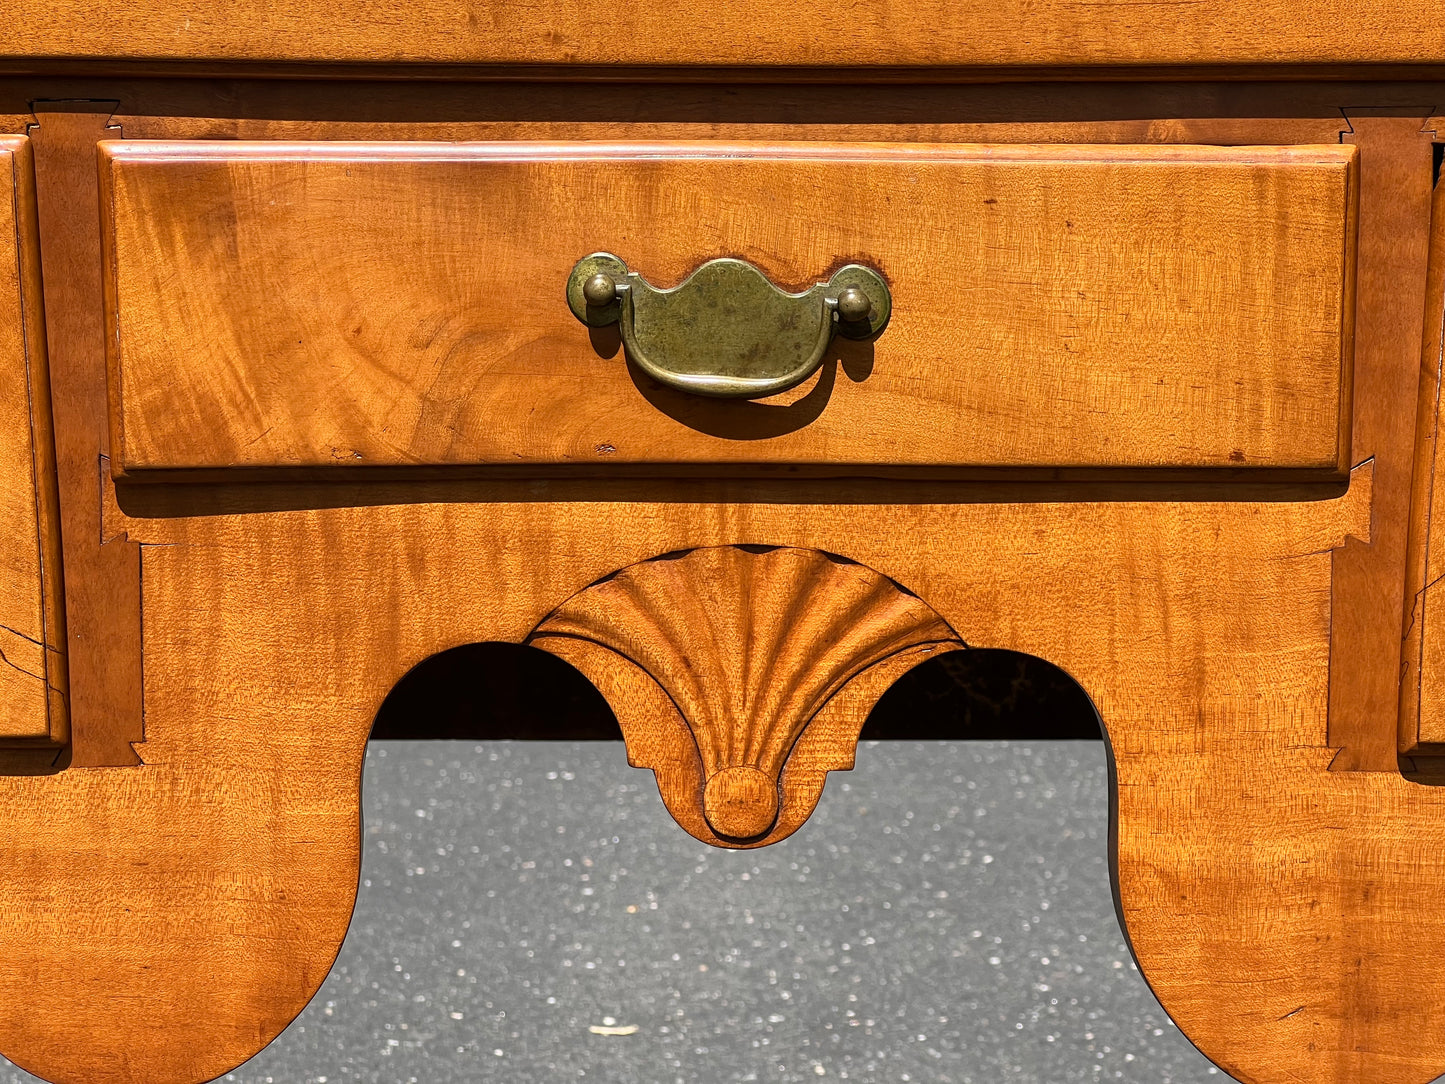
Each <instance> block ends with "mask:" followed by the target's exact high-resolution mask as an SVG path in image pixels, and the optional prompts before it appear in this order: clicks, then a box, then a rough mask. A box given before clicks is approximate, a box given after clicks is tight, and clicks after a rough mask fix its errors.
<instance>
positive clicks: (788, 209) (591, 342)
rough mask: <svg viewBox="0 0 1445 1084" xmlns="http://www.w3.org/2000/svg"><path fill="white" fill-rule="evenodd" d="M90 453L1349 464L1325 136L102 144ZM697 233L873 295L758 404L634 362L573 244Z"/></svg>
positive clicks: (768, 269) (369, 458)
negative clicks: (707, 394) (93, 447)
mask: <svg viewBox="0 0 1445 1084" xmlns="http://www.w3.org/2000/svg"><path fill="white" fill-rule="evenodd" d="M101 173H102V219H103V230H104V243H105V248H106V254H107V256H106V258H107V319H108V328H109V351H110V363H111V387H112V425H113V441H112V445H113V447H112V452H113V462H114V466H115V468H116V469H117V470H118V471H120V472H123V473H128V474H129V473H134V474H136V475H141V474H144V472H148V471H168V470H212V469H220V468H258V469H266V468H295V467H307V468H316V467H327V468H330V467H334V466H338V465H341V466H348V467H368V466H370V467H376V466H382V467H403V466H430V467H466V466H471V467H512V468H517V467H522V468H527V467H532V468H535V467H538V466H547V467H557V466H563V465H573V466H581V467H584V468H591V469H593V470H605V469H610V468H613V467H615V466H617V465H626V464H633V465H652V466H658V467H687V466H690V465H691V466H696V465H702V464H709V465H714V466H716V465H718V464H721V465H723V467H724V468H728V467H738V466H743V465H764V466H770V465H771V466H777V465H784V466H795V467H800V468H807V469H811V470H821V471H845V472H849V473H854V472H858V471H862V472H864V473H868V472H872V471H880V472H887V471H892V470H896V469H902V470H904V471H907V470H909V469H916V468H921V467H929V468H935V469H936V468H943V469H945V470H955V471H964V472H967V471H985V472H986V471H990V470H996V469H999V468H1024V469H1039V468H1042V469H1070V468H1104V469H1108V468H1135V469H1170V470H1184V471H1192V470H1211V469H1225V470H1237V469H1240V468H1246V469H1248V468H1269V469H1274V470H1283V471H1293V472H1304V473H1309V474H1312V475H1320V476H1332V477H1333V476H1342V474H1343V471H1344V469H1345V468H1346V467H1347V465H1348V429H1349V424H1348V422H1349V417H1348V414H1349V411H1348V391H1349V358H1350V323H1351V311H1352V307H1353V298H1352V275H1353V261H1354V211H1353V206H1354V176H1355V159H1354V149H1353V148H1350V147H1337V146H1311V147H1263V148H1261V147H1239V148H1217V147H1168V148H1166V147H1107V146H1075V147H1048V146H987V145H884V144H822V145H820V144H801V143H798V144H767V145H765V144H744V145H720V144H716V143H707V144H666V145H643V144H616V145H606V144H587V143H551V144H547V143H520V144H499V143H474V144H408V143H371V144H366V143H351V144H346V143H304V144H301V143H245V142H200V141H198V142H183V143H182V142H174V143H167V142H146V141H114V142H109V143H106V144H103V145H102V161H101ZM598 250H606V251H609V252H612V253H615V254H616V255H618V256H620V257H621V258H622V259H623V260H625V261H626V262H627V264H628V266H629V268H630V269H631V270H633V271H635V272H637V273H639V274H641V275H642V276H643V277H645V278H646V279H647V280H648V281H649V282H650V283H652V284H653V285H656V286H664V287H666V286H673V285H675V284H677V283H680V282H682V281H683V280H684V279H685V278H686V277H687V276H688V274H689V273H690V272H691V271H693V270H694V269H695V268H697V267H698V266H699V265H701V264H703V263H705V262H706V261H708V260H710V259H713V258H715V257H722V256H733V257H739V258H742V259H745V260H747V261H749V262H751V263H753V264H754V265H756V266H757V267H758V268H759V269H760V270H762V271H763V272H764V273H765V274H766V275H767V276H768V277H769V278H770V279H771V281H772V282H773V283H774V284H776V285H778V286H780V287H783V288H786V289H789V290H794V291H801V290H804V289H806V288H808V287H809V286H811V285H812V284H814V283H818V282H822V281H825V280H827V279H828V276H829V274H830V273H831V272H832V271H833V270H835V269H836V268H838V267H839V266H841V265H844V264H847V263H862V264H865V265H867V266H869V267H872V268H875V269H876V270H877V271H878V272H880V273H881V274H882V276H883V278H884V279H885V280H886V281H887V284H888V287H889V290H890V291H891V295H892V303H893V316H892V322H891V323H890V325H889V326H888V327H887V329H886V330H885V331H884V332H883V334H882V335H881V336H880V337H879V338H878V339H877V340H876V341H874V342H849V341H846V340H843V339H835V340H834V343H833V346H832V347H831V348H830V352H829V355H828V357H827V359H826V360H825V363H824V365H823V367H822V368H821V369H820V371H819V373H818V375H817V376H816V377H814V378H813V379H812V380H811V381H809V382H808V383H806V384H804V385H802V386H800V387H799V388H797V389H794V390H793V391H791V392H788V393H784V394H782V395H780V396H776V397H774V398H771V399H767V400H763V401H722V400H716V399H708V398H702V397H698V396H696V395H692V394H689V393H686V392H680V391H675V390H673V389H671V388H666V387H662V386H661V385H658V384H657V383H656V382H655V381H653V380H651V379H650V378H649V377H647V376H645V375H643V374H642V373H641V372H640V371H639V370H638V369H637V367H636V366H634V365H629V364H628V362H627V360H626V359H625V357H624V351H622V350H621V349H620V348H619V343H618V340H617V337H616V333H615V330H608V329H591V330H589V329H588V328H587V327H585V326H583V325H582V324H581V323H580V322H579V321H578V320H577V319H576V318H575V317H574V316H573V315H572V313H571V312H570V311H569V309H568V306H567V302H566V298H565V296H564V295H565V288H566V284H567V279H568V275H569V273H570V271H571V270H572V268H573V265H574V264H575V263H576V262H577V260H578V259H579V258H580V257H582V256H584V255H586V254H588V253H592V252H595V251H598Z"/></svg>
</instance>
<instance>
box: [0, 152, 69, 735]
mask: <svg viewBox="0 0 1445 1084" xmlns="http://www.w3.org/2000/svg"><path fill="white" fill-rule="evenodd" d="M54 457H55V451H54V442H53V438H52V434H51V426H50V386H49V375H48V373H47V371H46V358H45V329H44V321H43V315H42V311H41V298H40V248H39V240H38V233H37V227H36V217H35V174H34V167H33V164H32V158H31V149H30V141H29V140H28V139H27V138H25V137H24V136H6V137H0V664H3V665H0V746H6V745H17V744H18V745H33V744H37V743H39V744H50V743H57V742H63V741H64V740H65V739H66V736H67V732H68V724H67V718H68V716H67V712H66V705H65V696H64V692H63V690H64V687H65V665H64V654H63V652H64V646H65V645H64V632H63V616H62V613H63V610H62V605H63V603H62V598H61V594H60V554H59V541H60V539H59V528H58V526H57V522H58V521H57V514H58V513H57V507H56V506H57V497H56V488H55V458H54Z"/></svg>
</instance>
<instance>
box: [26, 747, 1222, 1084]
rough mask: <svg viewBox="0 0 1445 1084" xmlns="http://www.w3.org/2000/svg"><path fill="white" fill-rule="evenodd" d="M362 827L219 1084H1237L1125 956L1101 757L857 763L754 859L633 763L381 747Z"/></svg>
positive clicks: (951, 754)
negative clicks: (338, 909) (693, 832)
mask: <svg viewBox="0 0 1445 1084" xmlns="http://www.w3.org/2000/svg"><path fill="white" fill-rule="evenodd" d="M363 808H364V815H365V824H366V828H365V855H364V859H363V869H362V888H361V894H360V898H359V900H358V903H357V908H356V914H355V918H354V920H353V922H352V926H351V931H350V933H349V935H348V937H347V939H346V943H345V945H344V947H343V948H342V951H341V956H340V959H339V960H338V962H337V965H336V967H335V968H333V970H332V973H331V975H330V977H329V978H328V979H327V980H326V982H325V984H324V985H323V986H322V988H321V991H320V992H319V993H318V994H317V996H316V998H315V999H314V1000H313V1001H312V1002H311V1004H310V1005H309V1006H308V1007H307V1008H306V1010H305V1012H303V1013H302V1014H301V1016H300V1018H299V1019H297V1021H296V1022H295V1023H294V1024H292V1025H291V1027H290V1028H288V1029H287V1030H286V1031H285V1032H284V1033H283V1034H282V1035H281V1036H280V1037H279V1038H278V1039H277V1040H276V1041H275V1042H274V1043H272V1044H271V1046H270V1047H268V1048H267V1049H266V1050H264V1051H262V1052H261V1053H260V1054H258V1055H257V1056H256V1057H255V1058H253V1059H252V1060H251V1061H250V1062H248V1063H246V1064H245V1065H244V1066H241V1067H240V1068H238V1069H237V1070H236V1071H235V1072H233V1073H231V1074H229V1075H227V1076H225V1077H223V1078H222V1079H223V1080H225V1081H235V1082H237V1084H340V1082H343V1081H345V1082H377V1084H461V1082H467V1084H477V1082H482V1081H505V1082H507V1084H551V1082H556V1081H587V1082H607V1084H613V1082H615V1084H732V1082H744V1081H766V1082H770V1084H802V1082H809V1084H816V1082H819V1081H824V1082H826V1081H829V1080H838V1081H842V1080H849V1081H859V1082H878V1084H898V1082H915V1081H917V1082H940V1084H998V1082H1017V1084H1076V1082H1077V1084H1092V1082H1095V1081H1128V1082H1135V1084H1205V1082H1212V1084H1225V1082H1227V1081H1229V1080H1230V1078H1229V1077H1228V1076H1226V1075H1225V1074H1224V1073H1222V1072H1220V1071H1219V1070H1217V1069H1215V1068H1214V1067H1213V1066H1212V1065H1211V1064H1210V1063H1209V1062H1208V1061H1207V1060H1206V1059H1205V1058H1204V1057H1203V1056H1202V1055H1200V1054H1199V1053H1198V1051H1196V1050H1195V1049H1194V1048H1193V1047H1192V1046H1191V1045H1190V1044H1189V1042H1188V1041H1187V1040H1186V1039H1185V1038H1184V1037H1183V1035H1181V1034H1180V1032H1179V1031H1178V1030H1177V1029H1176V1028H1175V1027H1174V1026H1173V1024H1172V1023H1171V1022H1170V1020H1169V1018H1168V1016H1167V1015H1165V1013H1164V1011H1163V1010H1162V1009H1161V1008H1160V1007H1159V1004H1158V1003H1157V1002H1156V1001H1155V999H1154V997H1153V996H1152V995H1151V994H1150V992H1149V989H1148V987H1147V986H1146V985H1145V983H1144V981H1143V979H1142V977H1141V976H1140V974H1139V972H1138V971H1137V970H1136V968H1135V966H1134V964H1133V961H1132V960H1131V959H1130V957H1129V954H1128V951H1127V950H1126V948H1125V945H1124V940H1123V936H1122V935H1121V933H1120V930H1119V927H1118V923H1117V921H1116V919H1115V917H1114V910H1113V905H1112V901H1111V898H1110V889H1109V880H1108V860H1107V855H1106V844H1107V840H1108V782H1107V777H1106V771H1105V759H1104V747H1103V744H1102V743H1101V742H1098V741H1062V740H1030V741H1012V742H1008V741H966V742H965V741H953V742H931V741H929V742H920V741H886V742H869V743H864V744H863V745H862V746H861V747H860V749H859V753H858V767H857V769H856V770H854V771H853V772H848V773H836V774H834V775H832V776H831V777H830V779H829V782H828V786H827V789H826V790H825V792H824V794H823V798H822V800H821V802H820V803H819V806H818V809H817V812H816V813H815V814H814V815H813V818H812V820H811V821H810V822H809V823H808V824H807V825H805V826H804V827H803V829H802V830H800V831H799V832H798V833H797V834H796V835H794V836H793V837H792V838H790V839H788V840H785V841H784V842H782V843H780V844H777V845H775V846H773V847H768V848H764V849H763V850H760V851H747V852H727V851H720V850H716V849H713V848H710V847H707V846H704V845H703V844H701V843H698V842H697V841H695V840H693V839H692V838H691V837H690V836H688V835H686V834H685V833H684V832H683V831H682V830H681V829H679V828H678V827H677V826H676V825H674V824H673V822H672V821H671V819H670V818H669V817H668V816H667V814H666V812H665V811H664V810H663V808H662V803H661V800H660V799H659V798H658V795H657V788H656V786H655V785H654V784H653V781H652V774H651V773H650V772H646V771H639V770H637V769H633V768H629V767H628V766H627V763H626V759H625V757H624V754H623V749H622V746H621V745H620V744H619V743H616V742H594V741H584V742H573V741H566V742H562V741H553V742H517V741H511V742H506V741H503V742H487V743H482V744H479V743H477V742H473V741H373V742H372V743H371V745H370V746H369V752H368V757H367V765H366V772H365V790H364V794H363ZM37 1079H38V1078H36V1077H33V1076H30V1075H29V1074H27V1073H24V1072H22V1071H20V1070H19V1069H16V1068H14V1067H12V1066H10V1065H9V1064H8V1063H0V1082H3V1084H21V1082H26V1084H29V1082H32V1081H35V1080H37Z"/></svg>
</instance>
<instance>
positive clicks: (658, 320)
mask: <svg viewBox="0 0 1445 1084" xmlns="http://www.w3.org/2000/svg"><path fill="white" fill-rule="evenodd" d="M567 304H568V305H569V306H570V307H571V309H572V312H573V313H574V314H575V315H576V317H577V319H579V320H581V321H582V322H583V323H584V324H586V325H587V326H588V327H605V326H607V325H608V324H618V325H620V327H621V331H622V341H623V343H624V345H626V347H627V353H628V356H629V357H630V358H632V360H633V361H634V362H636V363H637V365H638V366H639V367H640V368H641V369H642V370H643V371H644V372H646V373H647V374H648V375H649V376H651V377H653V378H654V379H656V380H658V381H661V382H662V383H664V384H667V385H668V386H670V387H674V388H678V389H680V390H682V391H687V392H692V393H693V394H695V395H708V396H713V397H716V398H720V399H761V398H762V397H764V396H767V395H773V394H776V393H777V392H780V391H786V390H787V389H788V388H791V387H793V386H794V385H796V384H801V383H802V382H803V381H804V380H806V379H808V377H809V376H811V375H812V374H813V373H814V372H815V371H816V370H817V368H818V366H819V365H821V364H822V362H823V357H824V355H825V354H826V353H827V351H828V345H829V344H830V343H831V342H832V341H833V336H834V335H835V334H836V335H842V336H844V337H845V338H849V339H871V338H873V337H874V336H876V335H879V334H880V333H882V331H883V328H884V327H885V326H886V325H887V323H888V316H889V313H890V312H891V310H892V298H891V297H890V295H889V293H888V285H887V284H886V283H885V282H884V281H883V277H882V276H881V275H879V274H878V272H876V271H874V270H872V269H871V268H868V267H863V266H861V265H860V264H848V265H847V266H846V267H842V268H840V269H839V270H838V271H837V272H835V273H834V275H833V277H832V278H830V279H829V280H828V281H827V282H823V283H819V284H817V285H816V286H813V287H812V288H810V289H808V290H805V291H804V292H802V293H800V294H790V293H787V292H785V291H783V290H780V289H778V288H777V287H776V286H774V285H773V284H772V283H771V282H769V281H768V279H767V276H765V275H764V274H763V273H762V272H761V271H759V270H758V269H757V268H756V267H754V266H753V265H752V264H750V263H748V262H746V261H745V260H734V259H720V260H710V261H709V262H707V263H705V264H703V265H702V266H701V267H699V268H698V269H697V270H696V271H694V272H693V273H692V274H691V275H689V276H688V278H687V281H686V282H684V283H683V284H682V285H681V286H677V287H674V288H673V289H671V290H659V289H657V288H656V287H654V286H651V285H650V284H649V283H648V282H647V280H645V279H644V278H643V277H642V276H641V275H639V274H637V273H636V272H633V271H628V270H627V265H626V264H625V263H623V262H622V261H621V260H620V259H618V258H617V257H616V256H613V255H612V254H611V253H607V252H595V253H593V254H592V255H591V256H584V257H583V258H582V259H580V260H578V261H577V266H576V267H574V268H572V274H571V276H570V277H569V278H568V280H567Z"/></svg>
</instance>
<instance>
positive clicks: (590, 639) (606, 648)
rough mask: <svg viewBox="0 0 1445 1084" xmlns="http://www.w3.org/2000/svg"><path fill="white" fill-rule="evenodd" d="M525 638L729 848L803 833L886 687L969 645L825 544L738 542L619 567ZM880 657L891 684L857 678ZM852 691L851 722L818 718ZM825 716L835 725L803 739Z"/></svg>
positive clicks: (695, 823) (914, 600)
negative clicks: (600, 693)
mask: <svg viewBox="0 0 1445 1084" xmlns="http://www.w3.org/2000/svg"><path fill="white" fill-rule="evenodd" d="M527 643H529V644H531V645H532V646H534V647H540V648H542V649H543V650H544V651H550V652H552V653H553V654H556V655H558V656H559V657H561V658H563V659H566V660H567V661H568V662H570V663H571V664H572V665H573V666H575V667H577V669H579V670H580V671H582V673H583V674H585V675H587V676H588V677H589V678H591V679H592V681H593V683H594V684H595V685H597V686H598V688H599V689H602V690H604V695H607V696H608V698H609V701H610V702H611V704H612V708H613V711H614V712H615V713H616V715H617V721H618V723H619V724H620V725H621V727H622V733H623V737H624V739H625V740H626V742H627V754H628V756H627V759H628V763H630V764H631V765H632V766H633V767H635V768H651V769H652V770H653V772H654V773H655V774H656V776H657V782H658V788H659V789H660V790H661V792H662V798H663V802H664V804H666V806H667V808H668V811H669V812H670V813H672V815H673V817H674V818H675V819H676V820H677V822H678V823H679V824H681V825H682V826H683V827H684V828H685V829H687V831H688V832H690V833H691V834H692V835H694V836H696V837H697V838H698V839H701V840H702V841H703V842H704V843H711V844H713V845H715V846H721V847H742V846H749V847H760V846H764V845H766V844H770V843H776V842H778V841H779V840H781V839H784V838H786V837H787V836H789V835H791V834H792V833H793V832H795V831H797V829H798V828H800V827H801V826H802V824H803V822H804V821H805V820H807V818H808V815H809V814H810V813H811V812H812V811H813V807H814V806H815V805H816V804H817V802H818V796H819V795H820V794H821V793H822V790H823V781H824V778H825V776H826V774H827V772H829V771H841V770H845V769H848V768H851V767H852V766H853V754H854V749H855V748H856V746H857V744H858V728H861V726H862V724H863V720H864V719H865V718H866V716H867V709H868V708H869V707H871V706H872V704H873V703H874V701H875V700H876V699H877V696H878V694H879V693H881V692H882V690H883V689H884V688H886V687H887V685H889V684H892V682H893V680H894V679H896V678H898V677H899V676H901V675H902V674H903V673H904V672H905V671H907V670H909V669H911V668H912V667H913V666H916V665H917V664H918V663H920V662H923V661H924V660H926V659H928V658H931V657H933V656H934V655H937V654H939V653H940V652H943V651H953V650H957V649H959V648H961V647H963V644H962V642H961V641H959V639H958V636H957V634H956V633H954V631H953V630H952V629H950V628H949V627H948V625H947V623H945V622H944V621H943V619H942V618H940V617H939V616H938V614H936V613H934V612H933V610H931V609H930V608H929V607H928V605H927V604H926V603H925V602H923V601H922V600H921V599H919V598H918V597H917V596H916V595H913V594H911V593H910V592H908V591H906V590H904V589H903V588H901V587H899V585H897V584H895V583H894V582H893V581H892V580H890V579H888V578H887V577H886V576H880V575H879V574H878V573H876V572H874V571H873V570H872V569H868V568H864V567H863V566H862V565H859V564H855V563H852V562H848V561H845V560H844V559H842V558H840V557H836V556H833V555H830V554H825V553H819V552H818V551H816V550H803V549H785V548H778V549H768V550H764V551H761V552H759V551H757V550H755V549H754V550H749V549H742V548H739V547H736V546H721V547H714V548H707V549H699V550H693V551H691V552H689V553H686V554H668V555H666V556H664V557H661V558H658V559H656V560H651V561H645V562H642V563H640V564H637V565H633V566H631V567H629V568H625V569H622V570H620V571H618V572H617V574H616V575H613V576H609V577H608V578H607V579H605V580H603V581H602V582H600V583H596V584H592V585H591V586H589V587H587V588H586V589H584V590H582V591H580V592H579V593H578V594H576V595H575V596H573V597H572V598H570V599H568V600H567V601H566V602H565V603H563V604H562V606H560V607H558V609H556V610H555V611H553V612H552V613H551V614H548V615H547V618H546V619H545V620H544V621H543V622H542V623H541V624H539V625H538V626H537V627H536V628H535V629H533V630H532V632H531V634H530V635H529V636H528V637H527ZM878 668H882V669H883V670H884V671H885V673H886V681H885V682H884V684H882V685H879V684H878V683H877V679H876V678H875V680H874V681H863V682H859V684H858V685H857V686H855V685H854V682H855V681H857V679H859V678H860V677H862V676H863V675H865V674H866V673H868V672H869V671H872V670H874V669H878ZM639 686H641V687H639ZM860 690H863V691H864V695H863V696H862V697H861V698H859V697H858V693H859V691H860ZM858 699H861V708H862V710H861V711H860V710H854V711H851V712H846V718H848V719H850V720H851V721H852V722H853V723H854V728H853V729H852V730H851V733H850V732H849V731H848V729H847V728H846V727H838V728H836V730H835V728H833V727H830V726H828V724H827V723H826V722H823V723H818V722H817V720H818V717H819V715H820V714H823V713H824V712H825V709H827V708H828V707H829V706H830V705H832V704H833V702H834V701H835V700H836V701H838V702H839V703H838V704H837V705H835V706H834V709H833V713H832V715H837V713H838V712H840V711H843V710H844V708H843V705H844V702H846V701H850V700H858ZM815 725H817V726H819V727H820V730H821V731H825V732H826V733H824V734H814V735H813V736H812V738H811V740H809V741H807V742H804V741H803V740H802V739H803V736H804V734H805V732H806V731H807V730H809V729H812V727H813V726H815ZM800 746H801V747H802V748H801V749H800V748H799V747H800ZM795 756H796V757H797V759H796V760H795V759H794V758H795Z"/></svg>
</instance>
